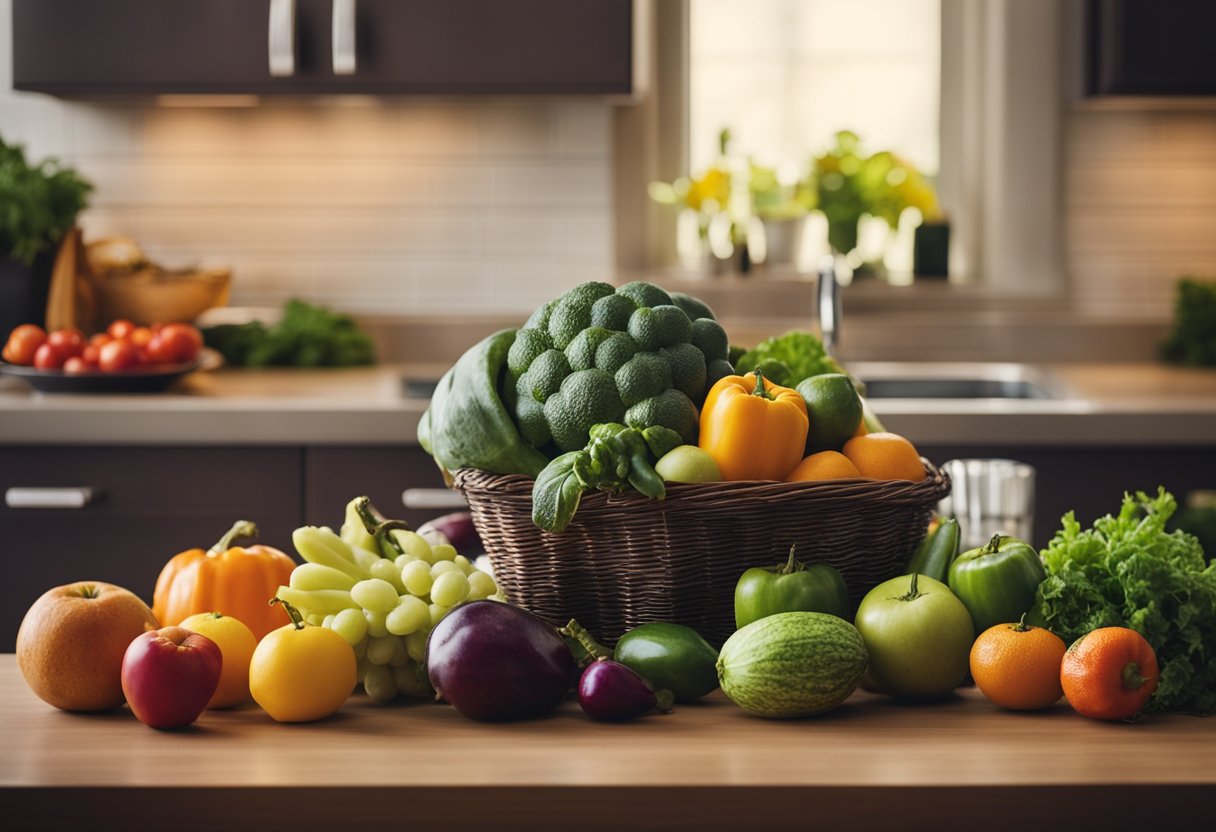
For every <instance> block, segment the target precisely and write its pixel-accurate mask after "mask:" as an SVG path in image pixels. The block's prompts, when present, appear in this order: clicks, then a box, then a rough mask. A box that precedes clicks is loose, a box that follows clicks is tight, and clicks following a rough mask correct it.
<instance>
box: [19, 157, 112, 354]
mask: <svg viewBox="0 0 1216 832" xmlns="http://www.w3.org/2000/svg"><path fill="white" fill-rule="evenodd" d="M92 190H93V186H92V185H91V184H89V182H87V181H86V180H85V179H83V178H82V177H81V176H80V175H79V174H77V173H76V171H74V170H72V169H71V168H68V167H64V166H62V165H60V164H59V163H58V162H56V161H55V160H52V159H46V160H44V161H42V162H41V163H39V164H37V165H34V164H31V163H30V162H28V161H27V160H26V157H25V149H24V148H23V147H22V146H21V145H19V144H9V143H7V142H5V141H4V139H3V138H2V137H0V334H2V333H6V332H9V331H10V330H12V329H13V328H14V327H16V326H17V325H19V324H22V323H37V324H40V325H41V324H42V323H43V321H44V319H45V315H46V300H47V291H48V289H49V288H50V280H51V267H52V265H53V264H54V260H55V253H56V252H57V251H58V249H59V244H60V242H61V241H62V240H63V237H64V235H65V234H67V232H68V231H69V230H70V229H71V228H72V226H73V225H74V224H75V222H76V217H77V215H78V214H79V213H80V212H81V211H82V210H83V209H84V207H85V204H86V200H87V197H88V194H89V192H90V191H92Z"/></svg>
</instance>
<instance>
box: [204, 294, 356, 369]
mask: <svg viewBox="0 0 1216 832" xmlns="http://www.w3.org/2000/svg"><path fill="white" fill-rule="evenodd" d="M203 340H204V341H205V343H206V344H207V346H209V347H211V348H212V349H214V350H217V351H218V352H219V353H220V354H221V355H223V356H224V360H225V361H226V362H228V363H229V364H232V365H235V366H243V367H267V366H287V367H346V366H354V365H358V364H371V363H372V362H374V361H375V360H376V353H375V348H374V347H373V345H372V340H371V338H369V337H368V335H367V333H365V332H364V331H363V330H361V329H360V328H359V325H358V324H357V323H356V322H355V319H354V318H352V317H350V316H349V315H342V314H339V313H337V312H332V311H330V310H329V309H326V308H324V307H322V306H314V305H312V304H310V303H306V302H304V301H302V300H298V299H292V300H289V301H287V303H286V304H285V305H284V307H283V317H282V318H281V319H280V320H279V322H278V323H276V324H274V325H273V326H270V327H267V326H265V325H263V324H262V323H261V322H259V321H251V322H250V323H247V324H222V325H220V326H214V327H210V328H208V329H205V330H203Z"/></svg>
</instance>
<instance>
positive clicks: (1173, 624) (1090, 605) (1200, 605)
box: [1032, 488, 1216, 714]
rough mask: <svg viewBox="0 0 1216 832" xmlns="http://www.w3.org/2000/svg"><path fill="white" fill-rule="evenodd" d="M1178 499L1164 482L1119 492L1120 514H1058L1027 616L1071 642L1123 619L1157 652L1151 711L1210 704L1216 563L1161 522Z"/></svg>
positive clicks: (1206, 709) (1214, 698)
mask: <svg viewBox="0 0 1216 832" xmlns="http://www.w3.org/2000/svg"><path fill="white" fill-rule="evenodd" d="M1176 508H1177V502H1176V501H1175V500H1174V497H1173V496H1172V495H1171V494H1169V493H1168V492H1167V491H1166V490H1165V489H1164V488H1162V489H1159V491H1158V493H1157V496H1156V498H1150V497H1149V496H1148V495H1146V494H1144V493H1143V492H1137V494H1136V496H1135V497H1134V498H1133V497H1132V496H1130V495H1124V498H1123V507H1122V508H1121V509H1120V511H1119V514H1118V515H1117V516H1110V515H1108V516H1106V517H1103V518H1101V519H1100V520H1097V521H1096V522H1095V523H1094V525H1093V528H1092V529H1088V530H1085V531H1082V529H1081V524H1080V523H1078V522H1077V520H1076V517H1074V516H1073V513H1072V512H1069V513H1068V514H1066V515H1064V518H1063V521H1062V523H1063V528H1061V529H1060V530H1059V531H1058V532H1056V535H1055V537H1054V538H1053V539H1052V541H1051V543H1050V545H1048V547H1047V549H1046V550H1044V552H1043V553H1042V556H1043V566H1044V567H1045V568H1046V570H1047V578H1046V580H1044V581H1043V583H1042V584H1040V585H1039V590H1038V596H1037V597H1036V599H1035V608H1034V610H1033V614H1032V617H1033V618H1036V619H1037V620H1036V621H1035V623H1040V624H1042V626H1044V627H1046V628H1047V629H1049V630H1051V631H1052V632H1054V633H1056V635H1058V636H1060V637H1061V638H1063V639H1064V641H1065V642H1067V643H1070V644H1071V643H1072V642H1073V641H1075V640H1076V639H1078V638H1080V637H1081V636H1083V635H1085V634H1086V633H1088V632H1090V631H1091V630H1095V629H1097V628H1099V627H1129V628H1131V629H1133V630H1135V631H1137V632H1138V633H1140V634H1141V635H1142V636H1144V638H1145V639H1146V640H1147V641H1148V643H1149V644H1150V645H1152V647H1153V650H1154V651H1156V653H1157V663H1158V665H1159V667H1160V670H1161V676H1160V681H1159V683H1158V685H1157V690H1156V691H1155V692H1154V694H1153V696H1152V698H1151V699H1150V700H1149V703H1148V707H1147V710H1149V711H1189V712H1192V713H1202V714H1211V713H1214V712H1216V564H1209V563H1208V561H1207V558H1206V557H1204V553H1203V548H1202V547H1201V546H1200V545H1199V541H1198V540H1197V539H1196V538H1195V537H1194V536H1193V535H1190V534H1187V533H1186V532H1183V531H1174V532H1167V531H1166V522H1167V521H1168V520H1169V519H1170V515H1172V514H1173V513H1174V511H1175V509H1176Z"/></svg>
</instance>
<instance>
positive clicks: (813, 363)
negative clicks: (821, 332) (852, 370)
mask: <svg viewBox="0 0 1216 832" xmlns="http://www.w3.org/2000/svg"><path fill="white" fill-rule="evenodd" d="M765 362H770V363H769V364H767V365H765ZM776 362H780V364H781V365H783V367H784V378H783V380H781V381H777V382H776V383H778V384H782V385H785V386H787V387H795V386H797V384H798V382H800V381H802V380H803V379H805V378H810V377H811V376H817V375H821V374H823V373H843V372H844V369H843V368H842V367H841V366H840V365H839V364H838V363H836V361H835V360H834V359H833V358H832V357H831V356H829V355H828V354H827V352H825V351H824V349H823V342H822V341H820V340H819V339H818V338H816V337H815V336H814V335H812V334H811V333H809V332H800V331H798V330H791V331H789V332H787V333H785V334H784V335H779V336H776V337H774V338H769V339H767V340H764V341H761V342H760V343H759V344H757V345H756V346H754V347H752V348H751V349H750V350H748V351H747V352H745V353H744V354H743V356H742V357H741V358H740V359H739V360H738V362H736V364H735V370H736V371H737V372H739V373H740V374H742V373H750V372H752V371H753V370H755V369H756V367H757V366H761V365H764V366H765V368H766V371H765V376H766V377H770V376H771V372H770V371H771V368H772V367H773V365H774V364H775V363H776ZM778 375H780V374H778Z"/></svg>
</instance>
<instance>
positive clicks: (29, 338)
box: [3, 324, 46, 364]
mask: <svg viewBox="0 0 1216 832" xmlns="http://www.w3.org/2000/svg"><path fill="white" fill-rule="evenodd" d="M45 343H46V333H45V332H43V330H42V327H40V326H37V325H36V324H22V325H21V326H19V327H17V328H16V329H14V330H13V331H12V332H11V333H9V336H8V343H7V344H5V345H4V353H3V357H4V360H5V361H7V362H9V363H10V364H33V363H34V353H36V352H38V348H39V347H41V346H42V345H43V344H45Z"/></svg>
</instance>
